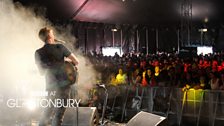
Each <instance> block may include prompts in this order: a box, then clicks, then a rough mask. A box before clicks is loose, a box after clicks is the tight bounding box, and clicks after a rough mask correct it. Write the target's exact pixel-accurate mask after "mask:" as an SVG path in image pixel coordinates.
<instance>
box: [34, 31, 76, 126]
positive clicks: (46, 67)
mask: <svg viewBox="0 0 224 126" xmlns="http://www.w3.org/2000/svg"><path fill="white" fill-rule="evenodd" d="M39 38H40V39H41V40H42V41H43V42H44V43H45V45H44V46H43V47H42V48H40V49H38V50H36V52H35V61H36V64H37V66H38V68H39V70H40V73H41V74H43V75H45V77H46V90H47V91H48V92H52V91H53V92H55V95H49V94H48V96H47V98H48V99H52V100H54V99H63V100H64V101H67V99H68V98H69V94H70V91H71V85H72V84H74V83H75V81H76V71H77V68H76V67H75V66H77V65H78V63H79V61H78V59H77V58H76V56H75V55H74V54H73V53H71V52H70V51H69V50H68V49H67V48H66V47H65V46H64V45H62V44H56V43H55V41H56V40H55V38H54V33H53V30H52V29H50V28H48V27H45V28H42V29H40V31H39ZM65 58H68V59H69V60H70V62H65V60H64V59H65ZM71 64H73V65H74V66H73V65H71ZM74 68H76V69H74ZM65 109H66V108H65V107H60V108H53V107H47V108H45V110H44V113H43V116H42V117H41V119H40V123H39V125H40V126H47V125H48V124H49V122H50V120H51V119H50V118H52V123H51V126H61V123H62V121H63V115H64V113H65Z"/></svg>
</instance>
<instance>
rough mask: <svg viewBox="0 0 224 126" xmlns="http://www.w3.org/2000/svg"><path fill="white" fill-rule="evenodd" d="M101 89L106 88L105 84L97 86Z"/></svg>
mask: <svg viewBox="0 0 224 126" xmlns="http://www.w3.org/2000/svg"><path fill="white" fill-rule="evenodd" d="M96 85H97V86H98V87H100V88H106V86H105V84H96Z"/></svg>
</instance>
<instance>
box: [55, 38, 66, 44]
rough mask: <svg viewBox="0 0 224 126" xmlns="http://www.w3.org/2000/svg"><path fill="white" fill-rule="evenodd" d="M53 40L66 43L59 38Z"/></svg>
mask: <svg viewBox="0 0 224 126" xmlns="http://www.w3.org/2000/svg"><path fill="white" fill-rule="evenodd" d="M54 41H55V42H59V43H66V42H65V41H63V40H60V39H54Z"/></svg>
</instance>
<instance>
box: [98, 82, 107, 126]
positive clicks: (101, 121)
mask: <svg viewBox="0 0 224 126" xmlns="http://www.w3.org/2000/svg"><path fill="white" fill-rule="evenodd" d="M98 86H99V87H101V88H103V89H104V93H105V95H106V96H105V98H104V102H103V112H102V117H101V120H100V122H99V123H100V125H99V126H105V124H106V123H107V121H104V116H105V112H106V107H107V99H108V91H107V89H106V87H105V85H98Z"/></svg>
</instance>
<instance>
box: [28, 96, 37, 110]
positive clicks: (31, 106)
mask: <svg viewBox="0 0 224 126" xmlns="http://www.w3.org/2000/svg"><path fill="white" fill-rule="evenodd" d="M25 105H26V107H27V108H28V109H29V110H31V111H33V110H35V109H36V107H37V105H36V102H35V99H28V100H27V101H25Z"/></svg>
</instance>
